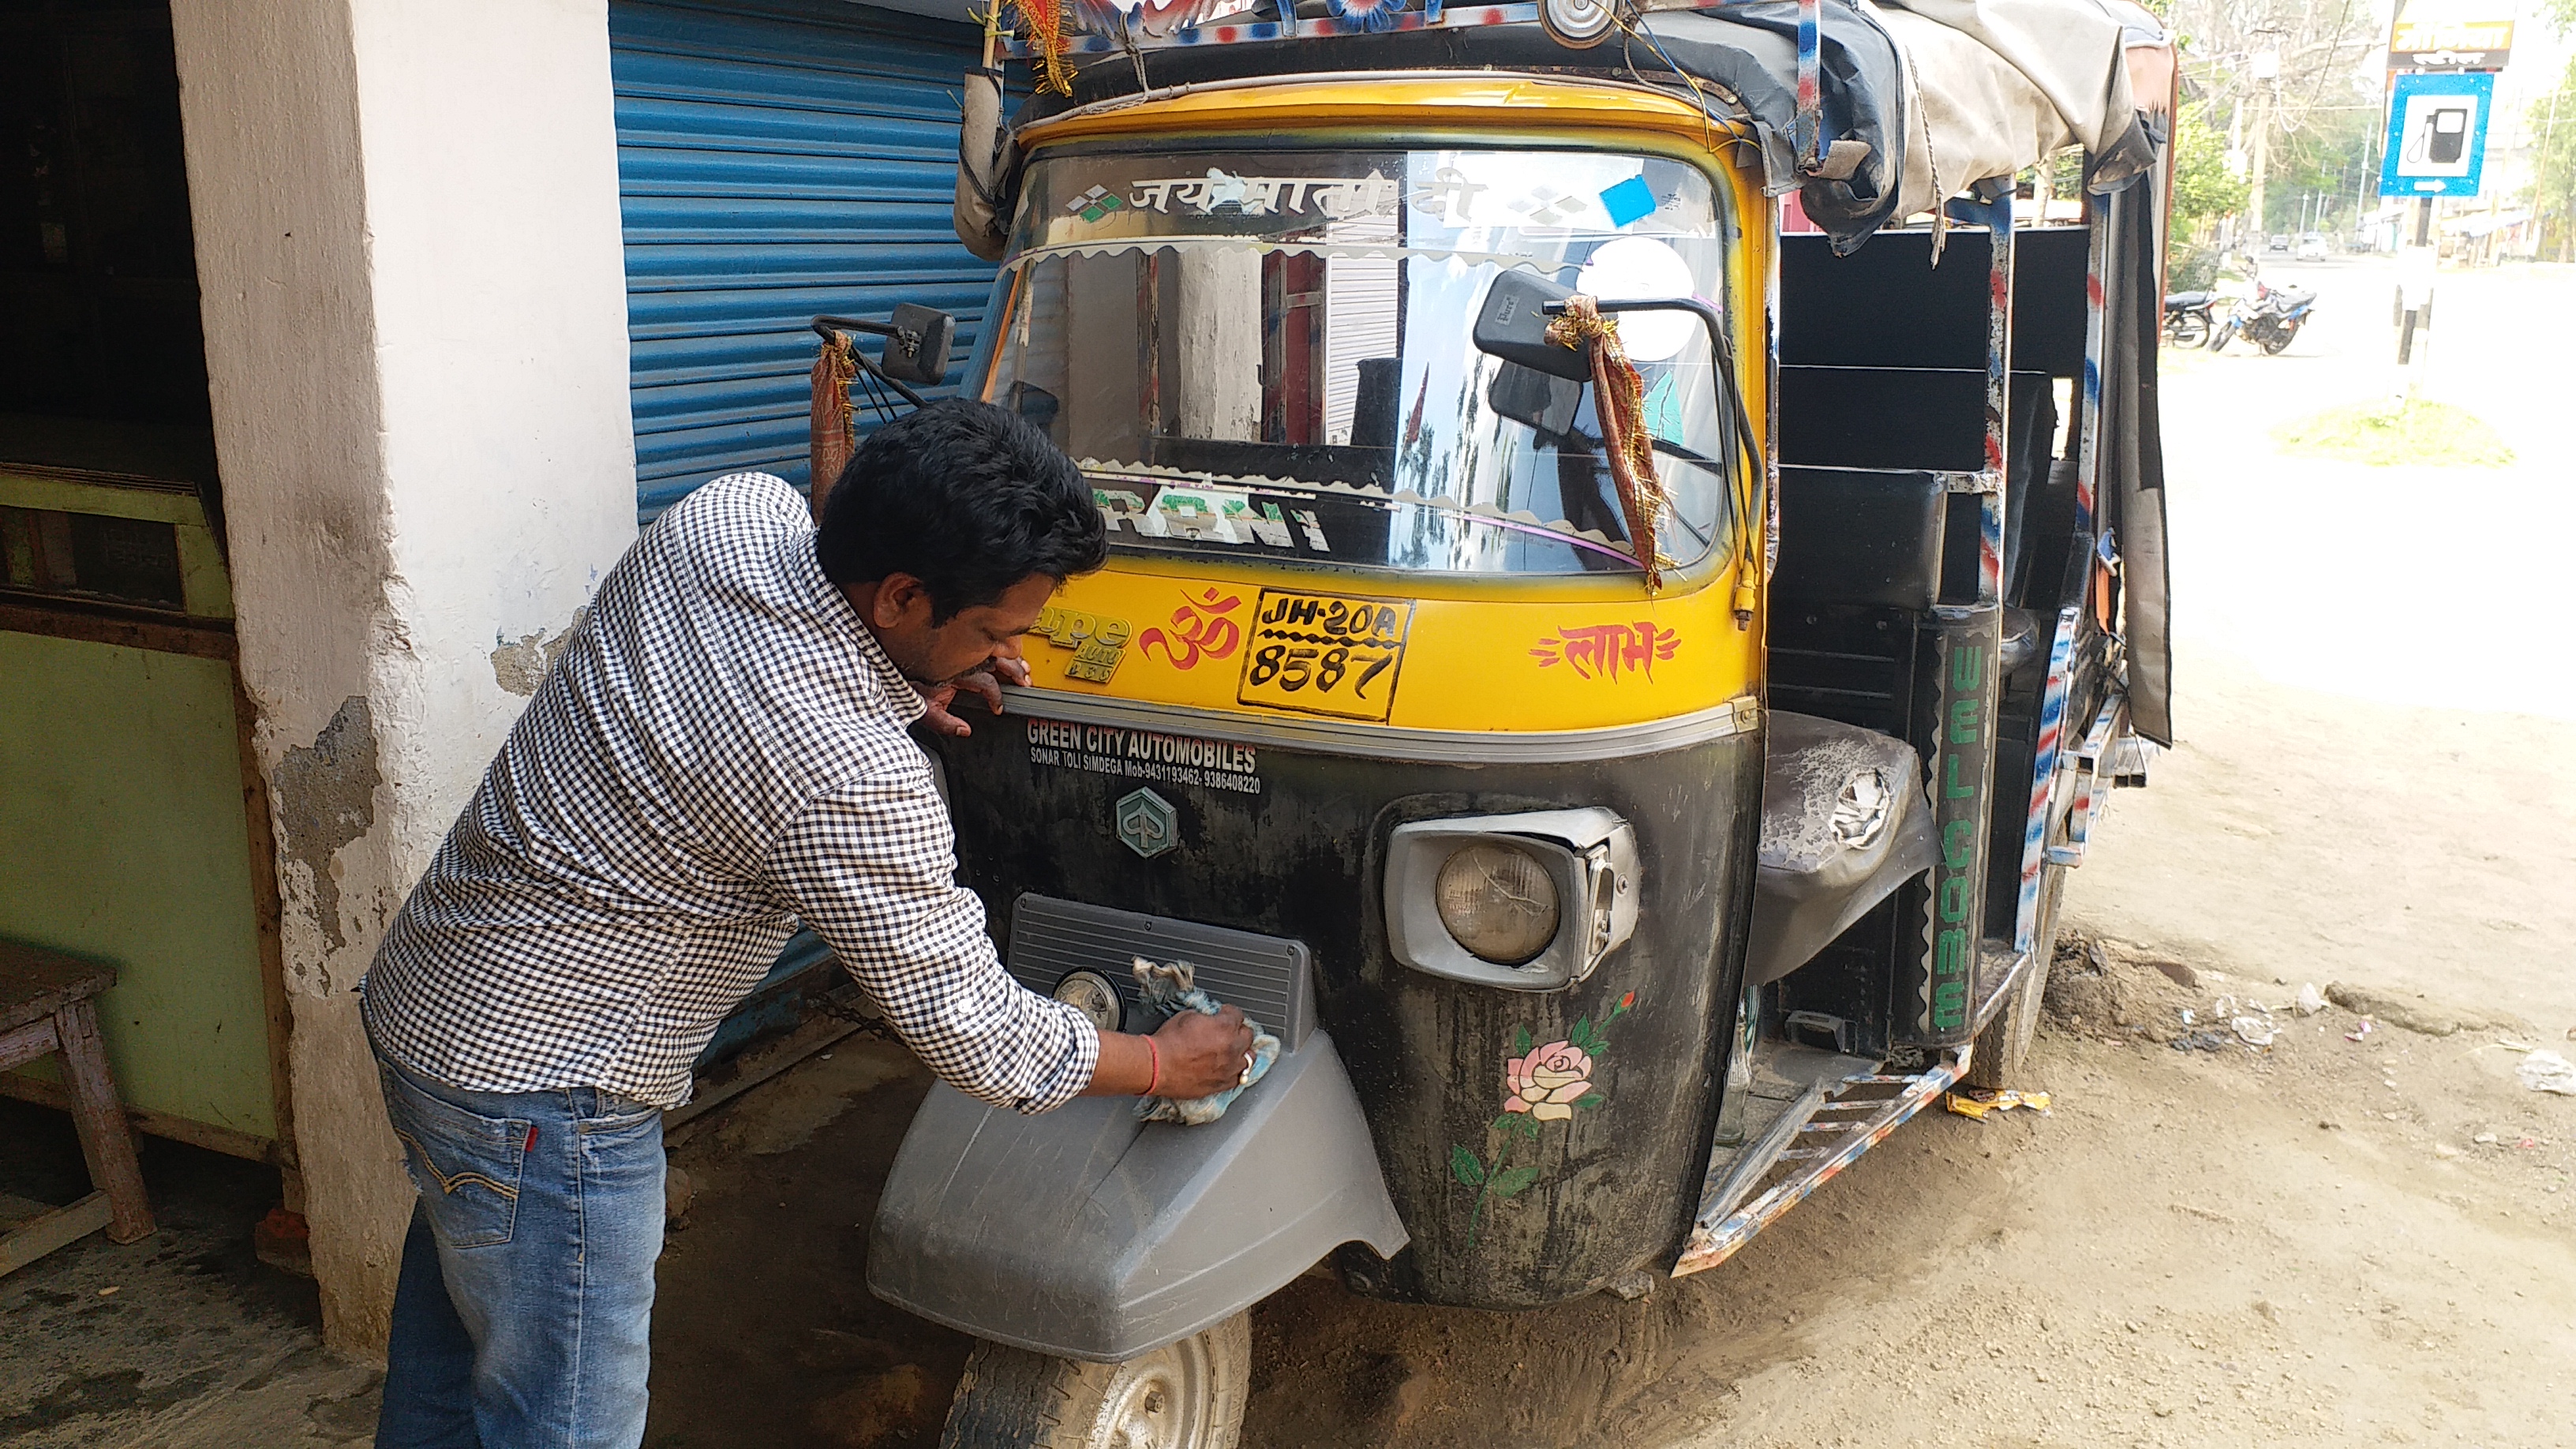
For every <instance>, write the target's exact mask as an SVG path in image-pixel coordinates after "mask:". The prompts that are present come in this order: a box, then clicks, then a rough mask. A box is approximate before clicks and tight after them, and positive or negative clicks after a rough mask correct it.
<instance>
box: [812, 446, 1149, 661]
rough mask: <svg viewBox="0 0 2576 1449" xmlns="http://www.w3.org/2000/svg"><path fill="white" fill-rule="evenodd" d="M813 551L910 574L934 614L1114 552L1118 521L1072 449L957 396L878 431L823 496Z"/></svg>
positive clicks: (835, 563) (878, 571) (938, 616)
mask: <svg viewBox="0 0 2576 1449" xmlns="http://www.w3.org/2000/svg"><path fill="white" fill-rule="evenodd" d="M814 551H815V553H816V555H817V556H818V557H819V558H820V559H821V561H822V564H823V576H824V577H825V578H828V579H830V580H831V581H832V582H834V583H836V584H866V583H875V582H876V581H878V580H880V579H883V578H884V577H886V576H887V575H888V574H896V573H905V574H910V575H912V576H913V577H914V578H917V579H919V580H921V582H922V583H923V584H924V585H925V586H926V587H927V588H928V589H929V591H930V609H931V622H933V623H946V622H947V621H948V620H949V619H951V618H953V617H955V616H956V614H957V611H958V610H960V609H971V608H975V607H978V606H980V605H984V604H990V603H992V602H994V601H995V600H997V599H999V598H1001V597H1002V595H1003V594H1004V593H1005V592H1007V591H1008V590H1009V589H1010V588H1011V586H1012V585H1014V584H1017V583H1019V582H1020V581H1021V580H1022V579H1025V578H1028V577H1029V576H1030V575H1032V574H1044V575H1046V576H1047V577H1048V578H1051V579H1054V580H1055V581H1056V582H1058V583H1062V582H1063V581H1064V580H1066V579H1068V578H1071V577H1072V576H1074V575H1075V574H1085V573H1089V572H1091V571H1092V570H1093V569H1096V568H1098V567H1100V566H1101V564H1103V563H1105V562H1107V561H1108V558H1109V539H1108V531H1107V529H1106V528H1105V527H1103V525H1102V523H1101V520H1100V509H1099V507H1098V506H1097V505H1095V504H1094V503H1093V502H1092V499H1091V485H1090V484H1089V483H1087V482H1085V481H1084V479H1083V476H1082V470H1081V469H1079V468H1076V467H1075V466H1074V465H1073V460H1072V459H1070V458H1067V457H1066V456H1065V455H1064V454H1063V453H1062V452H1060V451H1058V450H1057V448H1056V446H1055V444H1054V443H1052V442H1050V441H1048V439H1047V435H1046V434H1044V433H1042V432H1039V431H1038V430H1037V429H1036V428H1035V427H1033V426H1032V425H1030V424H1029V422H1028V421H1027V420H1026V419H1023V418H1021V417H1019V416H1018V415H1017V414H1015V413H1012V412H1009V411H1007V410H1005V409H1003V408H998V407H995V406H993V405H992V404H991V403H983V402H972V401H968V400H966V399H963V398H950V399H945V400H942V401H939V402H934V403H932V404H930V405H929V406H927V407H924V408H921V409H919V410H917V411H915V412H911V413H907V414H905V415H904V416H902V417H900V418H897V419H895V420H894V421H893V422H890V423H887V424H885V425H884V426H883V427H880V428H878V429H877V430H876V431H875V432H872V433H870V434H868V436H867V438H866V440H865V441H863V442H861V443H860V444H859V448H858V451H857V452H855V453H853V454H851V455H850V462H849V466H848V467H846V468H843V469H842V470H841V478H840V481H839V482H837V483H835V484H833V485H832V491H831V492H830V493H829V494H828V495H826V496H825V498H824V500H823V524H822V528H821V529H820V530H819V532H818V533H817V535H816V537H815V543H814Z"/></svg>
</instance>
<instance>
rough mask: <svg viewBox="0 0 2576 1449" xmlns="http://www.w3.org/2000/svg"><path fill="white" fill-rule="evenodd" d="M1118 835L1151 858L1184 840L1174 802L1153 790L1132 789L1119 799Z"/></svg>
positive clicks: (1138, 852)
mask: <svg viewBox="0 0 2576 1449" xmlns="http://www.w3.org/2000/svg"><path fill="white" fill-rule="evenodd" d="M1118 838H1119V839H1120V840H1123V841H1125V842H1126V843H1127V848H1128V849H1129V850H1132V851H1134V852H1136V853H1137V854H1138V855H1140V856H1143V857H1144V858H1145V859H1147V860H1152V859H1153V858H1154V857H1155V856H1158V855H1160V854H1162V853H1163V852H1164V851H1167V850H1169V849H1171V848H1172V847H1173V846H1175V845H1178V844H1180V843H1181V828H1180V817H1179V816H1177V815H1175V814H1174V813H1173V812H1172V802H1171V801H1169V800H1166V799H1164V798H1163V797H1162V796H1160V795H1157V794H1155V793H1154V792H1153V791H1151V790H1131V791H1129V792H1128V793H1127V794H1126V795H1125V796H1123V797H1121V798H1120V800H1119V801H1118Z"/></svg>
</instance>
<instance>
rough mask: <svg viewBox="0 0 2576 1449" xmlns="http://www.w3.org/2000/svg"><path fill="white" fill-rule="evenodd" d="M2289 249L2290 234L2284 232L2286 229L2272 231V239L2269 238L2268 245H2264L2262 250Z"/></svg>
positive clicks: (2278, 250)
mask: <svg viewBox="0 0 2576 1449" xmlns="http://www.w3.org/2000/svg"><path fill="white" fill-rule="evenodd" d="M2289 249H2290V234H2289V233H2288V232H2286V231H2276V232H2274V233H2272V240H2271V242H2270V243H2269V244H2268V245H2266V246H2265V247H2264V250H2265V251H2273V252H2286V251H2288V250H2289Z"/></svg>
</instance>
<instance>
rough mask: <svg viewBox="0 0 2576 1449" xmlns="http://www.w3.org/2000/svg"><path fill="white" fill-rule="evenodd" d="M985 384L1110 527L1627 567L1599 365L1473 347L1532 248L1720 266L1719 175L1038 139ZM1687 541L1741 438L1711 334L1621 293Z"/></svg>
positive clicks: (1156, 534)
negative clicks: (1606, 447)
mask: <svg viewBox="0 0 2576 1449" xmlns="http://www.w3.org/2000/svg"><path fill="white" fill-rule="evenodd" d="M1023 196H1024V198H1025V199H1024V202H1023V205H1022V209H1021V212H1020V220H1019V225H1018V233H1017V235H1016V237H1015V238H1014V246H1013V254H1012V257H1011V260H1010V261H1009V262H1008V263H1007V264H1006V266H1005V268H1004V276H1003V280H1002V286H1001V291H1000V295H1001V297H1002V299H1003V307H1002V310H1001V312H1000V315H999V316H998V317H997V319H996V321H997V323H998V327H999V340H998V343H997V345H996V346H995V347H994V349H993V363H992V368H991V371H990V373H989V375H988V376H987V377H986V379H985V383H984V389H985V390H984V396H985V397H987V398H988V399H990V400H992V401H994V402H997V403H1000V404H1002V405H1004V406H1007V407H1012V408H1014V409H1016V410H1017V411H1018V412H1019V413H1020V414H1021V415H1023V416H1025V417H1027V418H1029V419H1030V420H1031V421H1033V422H1035V423H1037V424H1039V425H1040V426H1041V427H1043V428H1045V429H1046V430H1047V432H1048V433H1049V434H1050V435H1051V436H1052V437H1053V438H1054V439H1055V441H1056V443H1057V445H1058V446H1060V447H1062V448H1063V449H1064V450H1065V451H1066V452H1068V453H1070V454H1071V455H1072V456H1073V457H1074V458H1075V459H1077V460H1079V461H1080V462H1081V464H1082V466H1083V468H1084V470H1085V471H1086V472H1087V473H1088V474H1090V476H1091V479H1092V484H1093V488H1094V490H1095V494H1096V496H1097V497H1098V499H1099V501H1100V506H1101V510H1102V512H1103V514H1104V515H1105V516H1106V517H1107V519H1108V521H1109V525H1110V539H1111V542H1112V544H1113V545H1114V546H1117V547H1120V548H1126V549H1145V550H1156V551H1176V552H1186V553H1215V554H1222V555H1228V556H1233V557H1244V556H1264V557H1269V558H1275V559H1278V560H1281V561H1290V560H1295V561H1302V562H1310V563H1317V564H1331V565H1336V566H1342V567H1350V566H1358V567H1364V568H1389V569H1402V570H1409V571H1423V572H1436V573H1469V574H1578V573H1591V572H1618V571H1622V570H1626V571H1634V570H1636V569H1637V567H1638V564H1637V561H1636V558H1635V556H1634V553H1633V551H1632V550H1631V548H1630V547H1629V544H1628V541H1627V531H1626V528H1625V527H1624V525H1623V523H1622V516H1623V515H1622V512H1621V509H1620V506H1619V501H1618V495H1617V493H1616V491H1615V489H1614V487H1613V484H1612V481H1611V476H1610V470H1609V466H1608V463H1607V461H1606V459H1605V457H1604V454H1603V449H1602V442H1601V427H1600V423H1599V422H1598V420H1597V419H1596V417H1595V415H1594V412H1593V398H1592V392H1593V389H1592V388H1591V387H1589V386H1588V385H1581V384H1576V383H1570V382H1565V381H1561V380H1558V379H1555V378H1552V377H1550V376H1548V375H1546V374H1543V373H1540V372H1538V371H1535V370H1533V369H1529V368H1525V367H1521V366H1517V365H1513V364H1508V363H1505V362H1504V361H1502V360H1501V359H1499V358H1496V357H1493V356H1489V355H1487V354H1485V353H1483V352H1480V351H1479V350H1478V349H1477V348H1476V346H1475V345H1474V342H1473V340H1472V336H1471V329H1472V326H1473V323H1474V320H1475V316H1476V312H1477V309H1478V306H1479V304H1480V303H1481V302H1482V301H1483V299H1484V296H1485V292H1486V288H1487V287H1488V286H1489V285H1490V284H1491V283H1492V281H1493V279H1494V278H1495V277H1496V276H1497V275H1499V274H1500V273H1501V272H1502V271H1503V270H1504V269H1506V268H1511V267H1526V268H1530V269H1533V270H1535V271H1537V272H1538V273H1539V274H1541V275H1543V276H1546V277H1548V278H1551V279H1553V280H1555V281H1558V282H1560V283H1562V284H1564V285H1566V286H1569V287H1572V288H1574V289H1576V290H1578V291H1584V292H1590V293H1592V294H1594V295H1596V296H1601V297H1604V298H1614V299H1643V298H1648V297H1671V296H1675V295H1681V296H1690V295H1698V296H1702V297H1706V298H1709V299H1711V300H1713V301H1716V302H1717V303H1718V304H1719V306H1720V308H1721V309H1722V310H1723V309H1725V308H1726V306H1727V299H1726V296H1725V268H1724V242H1723V238H1724V237H1725V236H1726V235H1727V232H1728V230H1729V229H1728V228H1727V227H1725V226H1724V225H1722V224H1721V218H1720V216H1719V213H1718V209H1717V202H1716V200H1715V198H1714V196H1713V195H1712V188H1711V186H1710V184H1709V181H1708V178H1707V177H1706V176H1705V175H1703V174H1702V173H1701V172H1700V171H1698V170H1697V169H1695V168H1693V167H1691V166H1688V165H1684V164H1682V163H1679V162H1674V161H1668V160H1663V159H1660V158H1655V157H1640V156H1625V155H1618V154H1613V153H1605V152H1593V151H1390V150H1299V149H1286V148H1283V149H1277V150H1263V151H1227V152H1215V151H1202V152H1153V153H1145V154H1135V153H1128V154H1120V155H1097V156H1083V155H1074V156H1061V157H1051V158H1047V159H1042V160H1040V161H1038V162H1036V163H1034V164H1033V165H1032V166H1031V167H1030V170H1029V174H1028V176H1027V179H1026V181H1025V184H1024V188H1023ZM1620 328H1621V333H1622V336H1623V339H1624V342H1625V345H1626V347H1627V351H1628V355H1629V357H1630V359H1631V360H1632V361H1633V362H1634V363H1635V364H1636V366H1637V369H1638V372H1639V374H1640V375H1641V377H1642V380H1643V383H1644V394H1643V396H1644V407H1643V417H1644V421H1645V425H1646V428H1647V430H1648V431H1649V432H1650V433H1651V434H1652V436H1653V442H1654V450H1655V457H1656V466H1657V471H1658V474H1659V476H1660V477H1661V479H1662V482H1663V486H1664V489H1665V490H1666V492H1667V494H1668V495H1669V497H1670V499H1671V503H1672V506H1671V507H1670V508H1669V509H1667V510H1666V511H1665V512H1664V514H1663V517H1662V521H1661V523H1660V524H1659V525H1658V528H1657V533H1658V538H1657V540H1656V542H1657V546H1658V547H1659V548H1660V549H1661V550H1662V552H1663V554H1664V557H1665V558H1666V559H1667V560H1669V561H1670V562H1671V564H1672V565H1673V566H1676V567H1680V568H1688V567H1689V566H1691V565H1692V564H1694V563H1697V562H1699V561H1700V560H1702V559H1704V558H1706V557H1708V556H1709V555H1710V554H1711V553H1712V552H1713V551H1716V550H1719V549H1722V548H1724V547H1725V546H1726V535H1727V532H1728V529H1729V527H1730V524H1731V513H1732V509H1731V507H1730V500H1731V499H1732V497H1733V496H1734V490H1733V488H1732V486H1731V480H1732V478H1733V473H1734V469H1735V467H1737V466H1738V460H1737V459H1736V458H1735V456H1734V452H1733V450H1732V449H1731V448H1730V447H1729V431H1728V430H1729V427H1730V426H1731V424H1730V422H1729V420H1728V418H1727V416H1726V414H1725V412H1724V411H1723V408H1724V403H1723V401H1722V398H1723V396H1724V390H1723V389H1722V388H1720V387H1719V386H1718V378H1717V375H1716V373H1715V371H1714V368H1715V365H1716V364H1715V361H1714V357H1713V353H1712V349H1711V344H1710V339H1709V337H1708V335H1707V332H1706V330H1705V329H1704V327H1703V326H1702V324H1701V323H1700V322H1699V320H1698V319H1697V318H1696V317H1694V316H1693V315H1692V314H1690V313H1687V312H1640V313H1632V314H1629V315H1628V316H1626V317H1625V318H1624V319H1622V320H1621V323H1620Z"/></svg>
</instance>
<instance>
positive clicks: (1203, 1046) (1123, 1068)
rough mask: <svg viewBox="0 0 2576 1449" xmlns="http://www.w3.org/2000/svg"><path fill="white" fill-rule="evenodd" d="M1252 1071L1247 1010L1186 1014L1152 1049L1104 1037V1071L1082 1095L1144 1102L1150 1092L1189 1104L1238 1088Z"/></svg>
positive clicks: (1168, 1025)
mask: <svg viewBox="0 0 2576 1449" xmlns="http://www.w3.org/2000/svg"><path fill="white" fill-rule="evenodd" d="M1157 1061H1159V1062H1160V1066H1159V1068H1158V1067H1157V1065H1156V1063H1157ZM1251 1065H1252V1028H1251V1027H1250V1026H1249V1025H1248V1024H1246V1023H1245V1021H1244V1019H1243V1009H1242V1008H1241V1007H1235V1006H1226V1007H1219V1008H1218V1009H1217V1014H1216V1015H1214V1016H1209V1015H1207V1014H1205V1013H1204V1012H1197V1011H1184V1012H1181V1013H1179V1014H1178V1015H1175V1016H1174V1017H1173V1018H1172V1019H1171V1020H1169V1021H1167V1022H1164V1023H1163V1029H1162V1030H1161V1031H1158V1032H1156V1033H1154V1040H1153V1043H1152V1045H1151V1046H1150V1047H1148V1046H1147V1044H1146V1041H1145V1038H1143V1037H1141V1036H1130V1035H1128V1034H1126V1033H1124V1032H1115V1031H1104V1032H1102V1033H1101V1034H1100V1065H1099V1067H1098V1068H1097V1069H1096V1070H1094V1071H1093V1073H1092V1076H1091V1085H1089V1086H1087V1087H1085V1088H1083V1089H1082V1095H1084V1096H1086V1097H1141V1096H1143V1095H1145V1093H1146V1090H1147V1089H1148V1088H1149V1087H1150V1088H1151V1089H1152V1092H1153V1095H1155V1096H1157V1097H1171V1098H1175V1099H1177V1100H1180V1101H1184V1102H1186V1101H1189V1100H1191V1099H1192V1098H1196V1097H1206V1096H1211V1095H1214V1094H1215V1093H1218V1092H1222V1091H1224V1090H1225V1089H1226V1088H1228V1087H1231V1086H1233V1085H1235V1084H1236V1083H1238V1082H1240V1081H1242V1080H1243V1074H1244V1071H1245V1070H1246V1069H1247V1068H1249V1067H1250V1066H1251Z"/></svg>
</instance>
